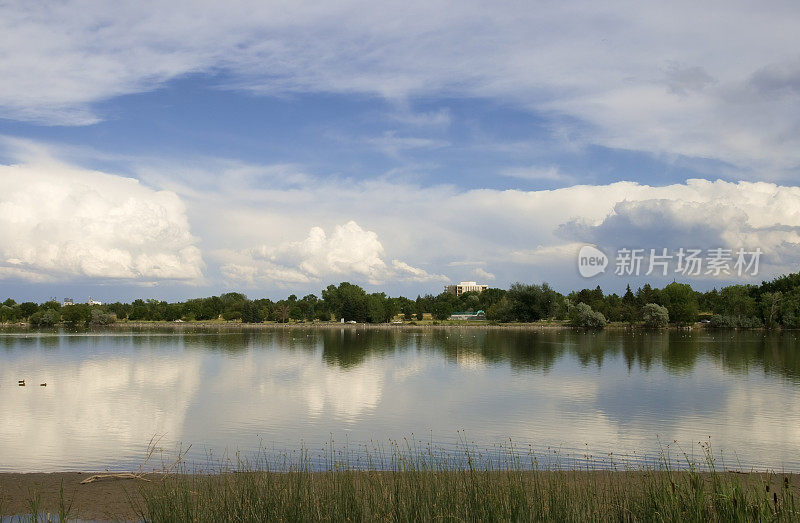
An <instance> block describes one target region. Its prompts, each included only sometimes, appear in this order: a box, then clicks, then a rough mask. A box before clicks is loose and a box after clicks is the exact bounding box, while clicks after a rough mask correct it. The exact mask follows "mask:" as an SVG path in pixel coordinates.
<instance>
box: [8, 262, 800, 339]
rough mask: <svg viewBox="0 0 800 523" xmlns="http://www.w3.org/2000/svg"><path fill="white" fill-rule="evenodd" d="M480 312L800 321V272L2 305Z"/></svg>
mask: <svg viewBox="0 0 800 523" xmlns="http://www.w3.org/2000/svg"><path fill="white" fill-rule="evenodd" d="M478 311H483V312H484V314H485V315H486V319H487V320H490V321H493V322H498V323H509V322H526V323H527V322H535V321H542V320H561V321H568V322H569V323H570V324H572V325H574V326H577V327H585V328H602V327H603V326H604V325H605V324H606V323H607V322H609V321H612V322H627V323H631V324H640V323H641V324H644V325H645V326H650V327H661V326H664V325H666V324H667V323H672V324H676V325H689V324H691V323H694V322H696V321H698V320H700V321H704V322H706V323H708V324H709V325H710V326H711V327H739V328H754V327H762V326H764V327H768V328H775V327H784V328H798V327H800V273H797V274H790V275H786V276H781V277H779V278H776V279H774V280H772V281H770V282H762V284H761V285H731V286H728V287H723V288H722V289H719V290H717V289H713V290H711V291H707V292H699V291H695V290H693V289H692V288H691V286H690V285H688V284H682V283H671V284H669V285H667V286H666V287H664V288H663V289H657V288H653V287H651V286H650V285H644V286H642V287H640V288H638V289H637V290H636V291H635V292H634V291H633V290H631V288H630V286H628V287H627V289H626V292H625V293H624V294H623V295H622V296H619V295H617V294H616V293H612V294H604V293H603V291H602V289H601V288H600V287H599V286H598V287H596V288H594V289H583V290H580V291H574V292H571V293H569V294H567V295H563V294H561V293H559V292H557V291H556V290H554V289H553V288H551V287H550V286H549V285H548V284H547V283H543V284H540V285H535V284H523V283H515V284H513V285H511V287H510V288H509V289H507V290H505V289H488V290H485V291H483V292H480V293H477V292H467V293H464V294H462V295H460V296H456V295H455V294H451V293H447V292H443V293H441V294H439V295H436V296H434V295H431V294H428V295H425V296H417V298H416V299H410V298H405V297H402V296H400V297H390V296H387V295H386V294H385V293H382V292H380V293H367V292H366V291H365V290H364V289H362V288H361V287H359V286H358V285H354V284H351V283H348V282H343V283H340V284H339V285H338V286H334V285H330V286H328V287H327V288H326V289H324V290H323V291H322V292H321V296H320V297H317V296H316V295H315V294H308V295H306V296H303V297H302V298H298V297H297V296H295V295H294V294H292V295H290V296H289V297H287V298H286V299H283V300H278V301H272V300H269V299H266V298H263V299H255V300H251V299H249V298H248V297H247V296H245V295H244V294H241V293H238V292H230V293H226V294H222V295H220V296H211V297H208V298H197V299H191V300H187V301H184V302H177V303H168V302H166V301H159V300H152V299H151V300H140V299H139V300H135V301H133V302H132V303H119V302H117V303H107V304H103V305H91V306H90V305H87V304H75V305H67V306H62V305H61V304H60V303H59V302H56V301H48V302H45V303H41V304H38V303H33V302H24V303H17V302H15V301H14V300H13V299H10V298H9V299H7V300H6V301H5V302H3V304H2V305H0V322H2V323H15V322H29V323H30V324H31V325H34V326H43V327H46V326H52V325H56V324H60V323H63V324H66V325H70V326H78V325H87V326H88V325H105V324H108V323H112V322H114V321H118V320H129V321H177V320H182V321H197V320H216V319H224V320H228V321H237V320H238V321H242V322H244V323H261V322H264V321H273V322H278V323H287V322H290V321H293V322H311V321H339V320H344V321H356V322H360V323H361V322H368V323H386V322H389V321H391V320H392V319H393V318H396V317H397V316H398V315H401V317H402V318H404V319H405V320H407V321H420V320H423V319H425V318H431V319H433V320H437V321H442V320H446V319H447V318H449V317H450V315H451V314H453V313H454V312H468V313H476V312H478Z"/></svg>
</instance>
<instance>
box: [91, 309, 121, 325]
mask: <svg viewBox="0 0 800 523" xmlns="http://www.w3.org/2000/svg"><path fill="white" fill-rule="evenodd" d="M115 321H117V317H116V315H114V314H106V313H104V312H103V311H101V310H100V309H92V316H91V318H90V319H89V324H90V325H108V324H110V323H114V322H115Z"/></svg>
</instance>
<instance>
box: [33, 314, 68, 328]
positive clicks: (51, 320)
mask: <svg viewBox="0 0 800 523" xmlns="http://www.w3.org/2000/svg"><path fill="white" fill-rule="evenodd" d="M59 319H60V318H59V317H58V315H57V314H56V312H55V311H52V310H47V311H38V312H34V313H33V314H31V317H30V318H29V319H28V321H29V322H30V324H31V327H52V326H53V325H55V324H56V323H58V320H59Z"/></svg>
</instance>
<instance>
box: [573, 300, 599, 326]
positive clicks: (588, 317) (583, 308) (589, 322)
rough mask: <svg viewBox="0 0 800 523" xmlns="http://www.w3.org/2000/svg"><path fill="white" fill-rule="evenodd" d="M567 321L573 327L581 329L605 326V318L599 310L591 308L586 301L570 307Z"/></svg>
mask: <svg viewBox="0 0 800 523" xmlns="http://www.w3.org/2000/svg"><path fill="white" fill-rule="evenodd" d="M569 322H570V324H571V325H572V326H573V327H580V328H583V329H602V328H603V327H605V326H606V318H605V316H603V314H602V313H601V312H598V311H595V310H592V308H591V307H590V306H589V305H588V304H586V303H579V304H577V305H576V306H574V307H573V308H572V309H570V312H569Z"/></svg>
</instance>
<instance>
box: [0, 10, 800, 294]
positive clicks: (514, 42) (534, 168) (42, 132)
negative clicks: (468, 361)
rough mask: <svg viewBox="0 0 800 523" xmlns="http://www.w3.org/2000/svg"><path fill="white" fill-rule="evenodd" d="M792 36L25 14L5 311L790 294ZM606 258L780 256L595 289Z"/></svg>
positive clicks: (1, 143)
mask: <svg viewBox="0 0 800 523" xmlns="http://www.w3.org/2000/svg"><path fill="white" fill-rule="evenodd" d="M722 12H724V13H725V16H724V17H723V16H721V15H720V13H722ZM797 22H800V9H799V8H797V7H796V5H794V4H793V3H791V2H786V3H782V2H771V3H770V5H769V7H767V6H761V7H760V8H759V9H758V10H754V9H753V8H752V7H750V6H749V5H748V4H745V3H730V2H725V3H719V4H714V3H709V4H704V5H703V6H697V5H695V4H693V3H689V2H687V3H681V2H678V3H673V4H670V5H669V6H646V5H641V4H638V3H634V4H628V3H625V2H615V3H611V4H608V5H603V6H598V5H595V4H594V3H589V2H587V3H580V2H579V3H577V4H570V5H561V4H558V3H551V2H540V3H520V4H508V5H504V6H502V7H498V6H496V5H491V4H488V3H463V2H459V3H449V2H434V3H430V2H420V3H413V2H412V3H409V4H407V5H403V6H390V5H387V4H383V5H381V4H374V3H364V2H337V3H336V4H327V5H318V4H308V5H305V4H304V3H302V2H292V3H261V2H252V3H251V2H237V3H234V4H232V5H230V6H227V5H226V6H221V5H215V4H213V3H208V4H205V3H201V4H195V3H191V4H190V3H183V2H174V3H170V5H162V3H158V2H153V3H146V2H145V3H141V4H137V5H135V6H134V5H130V6H126V7H125V8H124V9H116V8H112V7H111V6H109V5H107V4H105V3H103V2H92V1H81V2H62V3H59V4H57V5H44V4H42V5H38V4H31V3H26V2H10V3H6V4H4V5H3V6H2V7H0V30H1V31H0V32H1V33H2V34H3V35H4V36H3V37H2V38H0V46H1V47H2V49H3V53H2V56H3V58H0V76H2V77H3V78H4V79H5V80H4V82H3V85H2V86H0V184H2V185H0V186H1V187H2V188H3V190H2V192H0V296H2V295H10V296H15V297H18V298H25V299H36V300H41V299H46V298H49V297H51V296H55V297H58V298H61V297H63V296H73V297H75V298H76V299H84V298H86V297H88V296H90V295H91V296H92V297H94V298H96V299H102V300H117V299H119V300H129V299H132V298H134V297H140V296H141V297H149V296H155V297H163V298H168V299H177V298H186V297H193V296H201V295H208V294H212V293H220V292H225V291H229V290H238V291H242V292H245V293H247V294H248V295H250V296H269V297H280V296H285V295H286V294H287V293H288V292H295V293H297V294H305V293H307V292H315V293H318V292H319V290H320V289H321V288H324V287H325V286H327V285H328V284H331V283H338V282H339V281H344V280H348V281H352V282H357V283H359V284H362V285H364V286H365V287H367V288H369V289H380V290H387V291H388V292H390V293H392V294H398V293H402V294H406V295H412V296H413V295H416V294H420V293H421V294H424V293H427V292H433V293H437V292H438V291H439V290H440V289H441V288H442V285H444V284H447V283H451V282H458V281H460V280H465V279H466V280H479V281H481V282H485V283H488V284H490V285H493V286H500V287H506V286H507V285H508V284H509V283H511V282H514V281H526V282H539V281H548V282H550V283H551V284H553V285H554V286H555V287H556V288H558V289H560V290H563V291H566V290H569V289H573V288H581V287H594V286H595V285H598V284H600V285H601V286H603V287H604V288H606V289H608V290H610V291H620V290H622V289H624V287H625V284H627V283H629V282H630V283H632V284H633V285H634V286H636V285H639V284H641V283H643V282H645V281H650V282H651V283H654V284H657V285H661V284H663V283H665V282H668V281H672V279H673V278H674V279H680V280H682V281H689V282H690V283H692V284H693V285H695V286H697V287H699V288H709V287H712V286H715V285H720V284H724V283H730V282H753V281H755V282H758V281H760V280H761V279H768V278H771V277H773V276H775V275H778V274H781V273H785V272H791V271H795V270H796V267H797V261H798V259H800V257H798V254H800V250H798V246H799V245H800V232H799V231H800V188H798V187H797V179H798V174H800V133H797V130H798V128H800V111H798V108H799V106H800V55H798V53H797V51H796V49H798V48H800V45H798V44H800V41H798V40H800V38H799V37H798V36H797V32H796V31H795V30H794V28H796V26H797ZM587 243H590V244H593V245H596V246H597V247H598V248H600V249H601V250H603V251H604V252H606V253H607V254H608V255H609V256H611V257H612V258H613V254H614V252H615V250H616V249H619V248H621V247H629V248H643V249H645V250H646V251H649V249H651V248H657V249H661V248H668V249H670V250H673V251H677V250H678V249H679V248H681V247H687V248H688V247H696V248H701V249H712V248H716V247H724V248H730V249H732V250H734V251H735V250H736V249H738V248H746V249H755V248H756V247H758V248H760V249H762V250H763V252H764V256H763V259H762V264H761V267H760V273H759V274H758V275H750V277H740V276H739V275H736V274H728V275H721V276H719V277H713V276H709V275H705V274H701V275H699V276H697V277H687V276H686V275H677V274H674V273H670V274H668V275H666V276H664V275H662V276H660V277H655V276H653V277H644V276H642V277H639V278H632V277H629V278H623V277H621V276H618V275H614V274H613V270H610V271H607V272H606V273H605V274H601V275H598V276H596V277H594V278H590V279H585V278H582V277H581V276H580V275H579V273H578V270H577V253H578V250H579V249H580V247H581V246H582V245H585V244H587ZM611 268H612V269H613V260H612V266H611Z"/></svg>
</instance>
